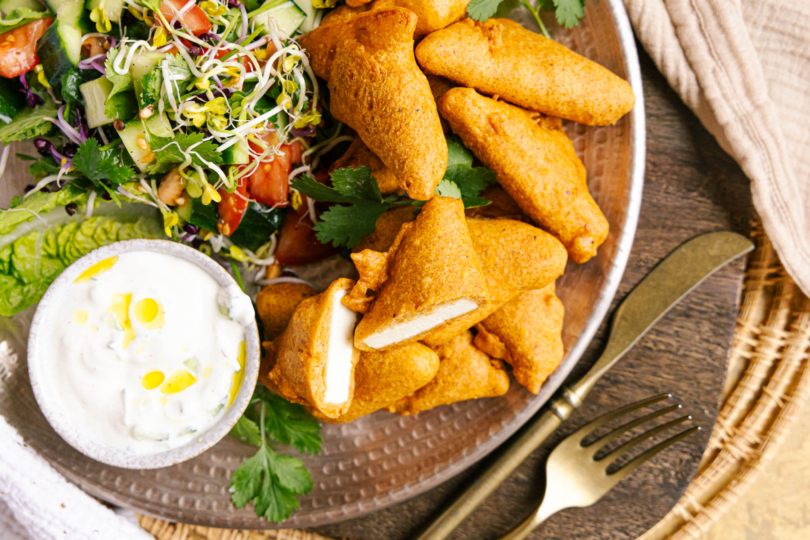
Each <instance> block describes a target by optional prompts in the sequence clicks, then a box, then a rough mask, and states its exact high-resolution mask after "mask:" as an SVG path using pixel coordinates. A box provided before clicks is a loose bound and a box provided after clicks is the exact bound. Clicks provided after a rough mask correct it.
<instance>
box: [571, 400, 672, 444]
mask: <svg viewBox="0 0 810 540" xmlns="http://www.w3.org/2000/svg"><path fill="white" fill-rule="evenodd" d="M671 397H672V394H659V395H657V396H653V397H650V398H647V399H642V400H641V401H637V402H635V403H631V404H630V405H625V406H624V407H619V408H618V409H615V410H613V411H610V412H608V413H605V414H603V415H602V416H598V417H596V418H594V419H593V420H591V421H590V422H588V423H587V424H585V425H584V426H582V427H581V428H579V429H578V430H577V431H575V432H574V433H572V434H571V435H570V436H569V437H571V438H574V437H576V436H578V437H579V439H580V441H581V439H584V438H585V437H587V436H588V435H589V434H590V433H592V432H593V431H594V430H596V429H598V428H600V427H602V426H604V425H605V424H607V423H608V422H611V421H612V420H615V419H616V418H619V417H620V416H624V415H625V414H627V413H629V412H633V411H635V410H637V409H642V408H644V407H646V406H647V405H652V404H654V403H658V402H660V401H664V400H665V399H670V398H671Z"/></svg>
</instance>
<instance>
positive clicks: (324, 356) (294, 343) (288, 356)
mask: <svg viewBox="0 0 810 540" xmlns="http://www.w3.org/2000/svg"><path fill="white" fill-rule="evenodd" d="M353 285H354V281H352V280H350V279H346V278H341V279H338V280H337V281H335V282H333V283H332V284H331V285H330V286H329V288H328V289H326V291H324V292H322V293H321V294H319V295H317V296H313V297H311V298H307V299H306V300H304V301H303V302H301V303H300V304H299V305H298V307H297V308H296V309H295V312H294V313H293V316H292V318H291V319H290V323H289V324H288V325H287V328H286V330H284V332H283V333H282V334H281V335H280V336H279V337H278V338H276V340H275V341H273V342H266V343H265V350H266V352H267V359H266V360H265V362H264V364H265V366H267V367H269V366H272V370H271V371H270V374H269V375H268V376H267V379H268V382H269V383H270V384H269V385H268V387H269V388H270V389H271V390H273V391H274V392H276V393H278V394H279V395H280V396H282V397H284V398H285V399H287V400H289V401H292V402H295V403H301V404H303V405H308V406H311V407H312V408H314V409H317V410H318V411H320V413H321V414H323V415H324V416H328V417H330V418H337V417H338V416H340V415H341V414H343V413H345V412H346V411H347V410H348V408H349V405H350V404H351V400H352V395H353V392H354V376H353V372H354V367H355V365H356V364H357V361H358V359H359V357H360V351H358V350H357V349H355V348H353V347H351V345H350V352H348V353H347V354H345V355H344V354H338V353H339V352H345V351H343V350H342V349H341V350H337V349H338V347H335V349H336V352H335V351H333V345H337V344H335V343H331V340H332V339H338V340H347V341H348V343H349V344H351V338H352V336H351V331H353V329H354V324H353V322H352V324H351V327H350V328H349V334H348V335H346V336H333V335H332V332H331V329H332V324H333V318H332V314H333V311H334V310H340V314H339V316H340V317H351V318H352V319H353V320H356V316H355V315H354V313H352V312H351V311H349V310H347V309H345V308H343V306H342V305H341V303H340V299H341V298H342V296H343V295H344V294H345V293H347V292H348V291H349V290H350V289H351V288H352V286H353ZM349 356H350V357H349ZM330 369H335V370H349V371H350V373H349V377H348V381H349V383H348V387H347V388H346V387H344V388H330V387H329V385H328V384H327V382H328V380H327V375H328V373H329V371H330ZM346 391H347V392H346ZM336 394H340V395H342V397H341V398H340V399H336V400H332V399H330V395H332V396H334V395H336Z"/></svg>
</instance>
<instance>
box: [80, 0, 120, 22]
mask: <svg viewBox="0 0 810 540" xmlns="http://www.w3.org/2000/svg"><path fill="white" fill-rule="evenodd" d="M101 2H102V0H87V11H93V10H94V9H96V8H97V7H98V6H99V5H101ZM103 2H104V13H106V14H107V18H108V19H110V21H112V22H118V21H120V20H121V14H122V13H123V12H124V7H125V6H124V0H103Z"/></svg>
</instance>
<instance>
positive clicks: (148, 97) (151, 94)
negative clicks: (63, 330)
mask: <svg viewBox="0 0 810 540" xmlns="http://www.w3.org/2000/svg"><path fill="white" fill-rule="evenodd" d="M141 86H142V87H143V89H142V90H141V95H140V97H139V101H138V106H139V107H140V108H141V109H145V108H146V107H148V106H149V105H157V102H158V99H160V89H161V87H162V86H163V72H162V71H160V68H159V67H156V68H153V69H152V71H150V72H149V73H147V74H146V75H144V76H143V78H142V79H141Z"/></svg>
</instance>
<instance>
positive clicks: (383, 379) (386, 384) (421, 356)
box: [312, 343, 439, 424]
mask: <svg viewBox="0 0 810 540" xmlns="http://www.w3.org/2000/svg"><path fill="white" fill-rule="evenodd" d="M438 370H439V355H438V354H436V352H435V351H433V349H431V348H430V347H428V346H426V345H422V344H421V343H408V344H407V345H403V346H402V347H395V348H393V349H390V350H387V351H380V352H362V353H360V360H359V361H358V362H357V368H355V375H354V397H353V398H352V404H351V405H350V406H349V410H347V411H346V412H345V413H343V414H341V415H340V416H338V417H337V418H329V417H328V416H324V415H323V414H321V413H320V412H319V411H317V410H312V414H313V415H314V416H315V417H316V418H318V419H319V420H322V421H324V422H327V423H330V424H345V423H346V422H351V421H352V420H356V419H358V418H360V417H361V416H365V415H367V414H371V413H373V412H375V411H378V410H380V409H384V408H387V407H390V406H391V405H393V404H394V403H396V402H397V401H399V400H400V399H402V398H404V397H407V396H410V395H411V394H413V393H414V392H416V391H417V390H419V389H420V388H422V387H423V386H425V385H426V384H427V383H429V382H430V381H431V380H433V378H434V377H435V376H436V372H437V371H438Z"/></svg>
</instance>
